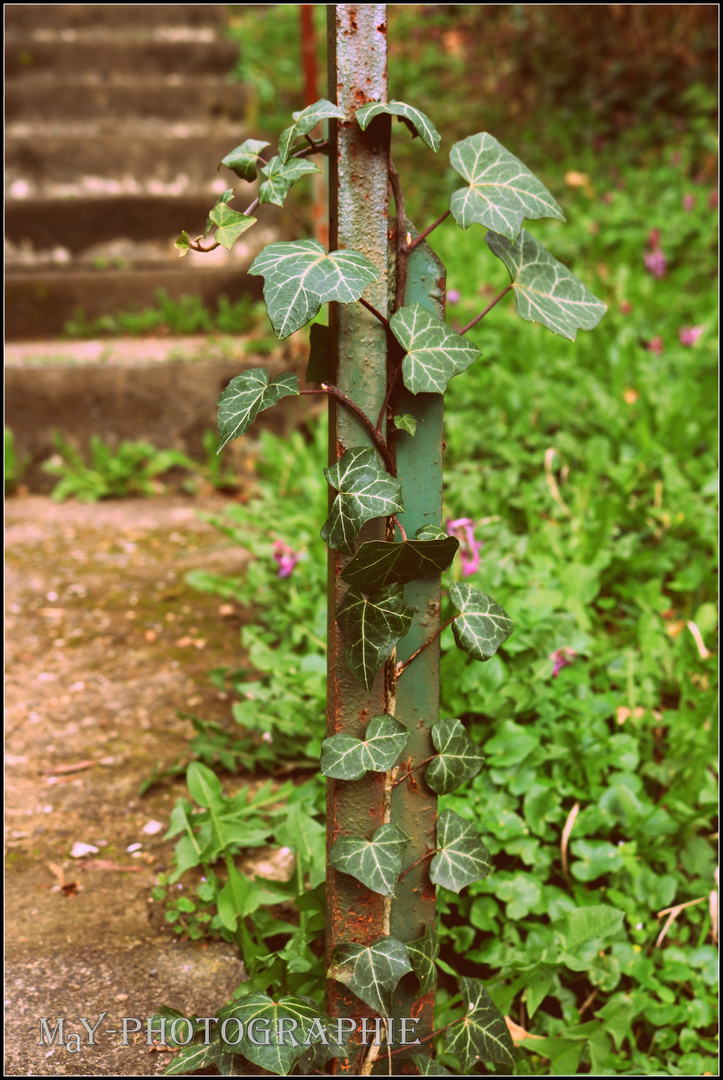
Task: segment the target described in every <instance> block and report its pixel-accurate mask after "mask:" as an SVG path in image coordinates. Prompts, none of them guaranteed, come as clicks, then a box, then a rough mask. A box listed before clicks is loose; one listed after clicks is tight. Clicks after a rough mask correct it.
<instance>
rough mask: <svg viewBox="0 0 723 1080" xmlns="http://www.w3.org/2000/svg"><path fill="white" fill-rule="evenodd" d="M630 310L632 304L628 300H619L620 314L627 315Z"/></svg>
mask: <svg viewBox="0 0 723 1080" xmlns="http://www.w3.org/2000/svg"><path fill="white" fill-rule="evenodd" d="M632 310H633V305H632V304H631V303H630V301H629V300H621V301H620V313H621V314H622V315H629V314H630V312H631V311H632Z"/></svg>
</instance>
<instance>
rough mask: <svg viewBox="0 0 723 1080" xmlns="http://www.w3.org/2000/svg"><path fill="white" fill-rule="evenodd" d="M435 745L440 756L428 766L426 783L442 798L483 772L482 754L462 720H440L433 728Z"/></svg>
mask: <svg viewBox="0 0 723 1080" xmlns="http://www.w3.org/2000/svg"><path fill="white" fill-rule="evenodd" d="M432 742H433V743H434V745H435V747H436V749H437V750H438V751H439V756H438V757H436V758H434V760H433V761H431V762H430V763H429V765H428V766H427V770H426V772H425V774H424V779H425V780H426V781H427V783H428V784H429V786H430V787H431V789H432V791H436V792H437V794H438V795H446V794H447V793H448V792H450V791H455V790H456V789H457V788H458V787H461V785H462V784H464V783H465V782H466V781H467V780H471V779H472V777H473V776H476V775H477V773H478V772H479V771H480V769H481V768H482V765H483V763H484V757H483V756H482V751H481V750H480V748H479V747H478V746H477V744H476V743H473V742H472V740H471V739H470V737H469V735H468V734H467V732H466V731H465V728H464V726H463V724H462V723H461V722H460V721H459V720H438V721H437V723H436V724H434V725H433V727H432Z"/></svg>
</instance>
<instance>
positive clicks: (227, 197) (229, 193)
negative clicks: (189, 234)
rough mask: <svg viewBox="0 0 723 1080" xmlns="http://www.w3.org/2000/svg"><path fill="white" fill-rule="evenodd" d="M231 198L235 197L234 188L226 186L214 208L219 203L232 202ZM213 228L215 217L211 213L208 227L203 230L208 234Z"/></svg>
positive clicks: (207, 221) (207, 220) (204, 233)
mask: <svg viewBox="0 0 723 1080" xmlns="http://www.w3.org/2000/svg"><path fill="white" fill-rule="evenodd" d="M219 168H220V166H219ZM231 199H233V188H226V190H225V191H224V192H223V194H222V195H219V197H218V198H217V199H216V202H215V203H214V209H215V208H216V207H217V206H218V205H219V203H230V202H231ZM211 228H213V218H212V217H211V216H210V214H209V216H208V217H207V218H206V228H205V229H204V231H203V235H204V236H206V235H207V233H208V231H209V229H211Z"/></svg>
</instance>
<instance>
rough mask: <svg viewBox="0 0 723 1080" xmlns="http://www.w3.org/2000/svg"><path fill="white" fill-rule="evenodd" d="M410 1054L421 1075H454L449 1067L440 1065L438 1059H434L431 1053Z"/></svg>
mask: <svg viewBox="0 0 723 1080" xmlns="http://www.w3.org/2000/svg"><path fill="white" fill-rule="evenodd" d="M409 1056H410V1057H411V1059H412V1061H413V1062H414V1064H415V1065H416V1066H417V1069H418V1071H419V1074H420V1076H452V1075H453V1073H451V1072H450V1071H449V1069H445V1067H444V1065H440V1064H439V1062H438V1061H433V1060H432V1058H431V1057H430V1056H429V1054H410V1055H409Z"/></svg>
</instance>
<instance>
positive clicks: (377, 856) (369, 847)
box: [329, 825, 410, 897]
mask: <svg viewBox="0 0 723 1080" xmlns="http://www.w3.org/2000/svg"><path fill="white" fill-rule="evenodd" d="M409 840H410V837H409V836H407V834H406V833H405V832H404V830H403V829H400V828H399V826H398V825H381V826H380V827H379V828H378V829H377V831H376V832H375V833H374V835H373V837H372V838H371V840H362V839H361V838H360V837H358V836H342V837H340V839H339V840H337V842H336V843H335V844H334V846H333V848H332V849H331V852H330V853H329V863H330V864H331V866H334V867H336V869H337V870H341V872H342V873H343V874H350V875H351V876H352V877H355V878H356V879H357V881H361V883H362V885H366V887H367V888H368V889H371V890H372V892H375V893H380V895H381V896H391V897H395V896H396V895H397V892H396V889H397V878H398V877H399V873H400V871H401V869H402V854H403V853H404V849H405V848H406V846H407V844H408V843H409Z"/></svg>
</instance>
